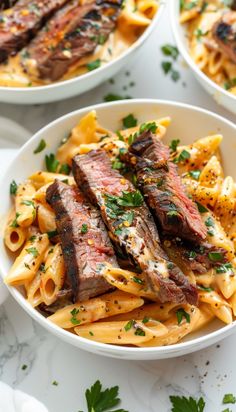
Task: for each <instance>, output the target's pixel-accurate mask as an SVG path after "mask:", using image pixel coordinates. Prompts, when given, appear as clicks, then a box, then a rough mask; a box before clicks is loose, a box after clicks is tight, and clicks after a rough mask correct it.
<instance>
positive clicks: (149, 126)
mask: <svg viewBox="0 0 236 412" xmlns="http://www.w3.org/2000/svg"><path fill="white" fill-rule="evenodd" d="M157 128H158V126H157V124H156V122H150V123H143V124H141V126H140V128H139V133H143V132H149V131H150V132H152V133H156V131H157Z"/></svg>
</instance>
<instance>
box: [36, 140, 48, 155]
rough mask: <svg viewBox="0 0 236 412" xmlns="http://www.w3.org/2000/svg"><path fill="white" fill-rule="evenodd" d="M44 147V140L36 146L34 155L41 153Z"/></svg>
mask: <svg viewBox="0 0 236 412" xmlns="http://www.w3.org/2000/svg"><path fill="white" fill-rule="evenodd" d="M45 147H46V142H45V140H44V139H42V140H40V142H39V144H38V146H37V147H36V149H35V150H34V154H37V153H40V152H42V151H43V150H44V149H45Z"/></svg>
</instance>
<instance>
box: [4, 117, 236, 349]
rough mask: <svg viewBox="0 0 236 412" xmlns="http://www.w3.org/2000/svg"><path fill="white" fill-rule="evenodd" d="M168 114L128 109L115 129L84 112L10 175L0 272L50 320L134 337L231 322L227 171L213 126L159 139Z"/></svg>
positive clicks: (166, 335)
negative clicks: (143, 116) (34, 160)
mask: <svg viewBox="0 0 236 412" xmlns="http://www.w3.org/2000/svg"><path fill="white" fill-rule="evenodd" d="M170 122H171V119H170V118H169V117H165V118H160V119H157V120H153V119H151V120H150V121H149V122H146V123H142V124H138V120H137V119H136V118H135V117H134V115H133V114H127V116H126V117H124V118H123V119H122V124H123V127H122V128H121V129H120V130H118V131H116V132H114V131H110V130H107V129H105V128H103V127H102V126H101V125H100V124H99V122H98V119H97V116H96V112H95V111H91V112H89V113H88V114H87V115H85V116H84V117H83V118H81V119H80V122H79V123H78V124H77V125H76V126H75V127H74V128H73V129H72V131H71V132H70V135H69V137H68V138H66V139H63V141H62V142H61V144H60V146H59V147H58V150H57V152H56V153H55V154H54V153H50V152H48V150H47V147H48V143H47V142H46V141H44V140H41V141H40V142H39V144H38V146H37V147H35V150H34V154H35V156H37V154H38V153H41V152H43V151H45V152H46V155H45V166H46V167H45V170H38V171H37V170H36V171H35V172H34V173H33V174H32V175H31V176H29V177H28V178H27V179H26V180H25V181H23V182H16V181H12V183H11V185H10V193H11V197H12V203H13V206H12V210H11V211H10V213H9V216H8V221H7V223H6V227H5V234H4V241H5V245H6V247H7V249H8V251H9V253H11V254H12V256H14V263H13V265H12V267H11V269H10V271H9V273H8V275H7V277H6V278H5V282H6V284H8V285H11V286H14V287H17V288H18V289H19V290H20V291H21V293H23V294H24V296H25V298H26V299H27V301H28V302H29V303H30V304H31V305H32V306H33V307H34V308H35V309H36V310H38V311H39V312H40V313H41V314H42V315H43V316H45V317H47V319H48V321H49V322H53V323H54V324H55V325H57V326H59V327H61V328H64V329H65V330H67V331H68V332H70V333H74V334H77V335H78V336H80V337H83V338H87V339H90V340H94V341H98V342H102V343H107V344H114V345H131V346H136V347H143V346H145V347H148V346H150V347H152V346H164V345H171V344H174V343H177V342H180V341H181V340H182V339H183V338H184V337H185V336H187V335H190V334H191V333H192V332H195V331H196V330H199V329H201V328H203V327H204V326H205V325H206V324H208V323H209V322H211V321H212V320H213V319H215V318H218V319H219V320H220V321H222V322H224V323H226V324H230V323H232V322H233V320H234V317H235V315H236V275H235V246H236V215H235V182H234V180H233V178H232V177H231V176H227V177H225V176H224V171H223V167H222V163H221V157H220V143H221V140H222V136H221V135H220V134H215V135H209V136H206V137H202V138H200V139H199V140H197V141H195V142H193V143H192V144H191V145H182V144H181V142H180V141H179V140H172V141H171V143H170V144H168V143H167V140H166V136H167V137H168V132H167V130H168V126H169V124H170ZM48 139H49V141H50V136H49V137H48ZM49 141H48V142H49Z"/></svg>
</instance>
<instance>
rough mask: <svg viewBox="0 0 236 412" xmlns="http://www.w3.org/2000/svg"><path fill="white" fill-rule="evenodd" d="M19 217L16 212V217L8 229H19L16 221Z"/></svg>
mask: <svg viewBox="0 0 236 412" xmlns="http://www.w3.org/2000/svg"><path fill="white" fill-rule="evenodd" d="M19 216H20V213H18V212H16V217H15V219H14V220H13V221H12V223H11V224H10V227H19V225H18V222H17V219H18V217H19Z"/></svg>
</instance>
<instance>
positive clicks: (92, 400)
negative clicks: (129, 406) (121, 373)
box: [85, 381, 128, 412]
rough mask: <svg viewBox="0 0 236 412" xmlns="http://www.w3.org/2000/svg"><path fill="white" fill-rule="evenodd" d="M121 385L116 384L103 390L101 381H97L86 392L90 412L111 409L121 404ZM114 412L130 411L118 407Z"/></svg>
mask: <svg viewBox="0 0 236 412" xmlns="http://www.w3.org/2000/svg"><path fill="white" fill-rule="evenodd" d="M118 395H119V387H118V386H114V387H112V388H107V389H105V390H104V391H103V390H102V385H101V382H100V381H96V382H95V383H94V385H92V386H91V388H90V389H87V390H86V392H85V396H86V401H87V408H88V412H105V411H108V410H109V411H110V410H111V409H113V408H114V407H115V406H117V405H119V404H120V398H119V397H118ZM114 412H128V411H125V410H124V409H117V410H116V411H114Z"/></svg>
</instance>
